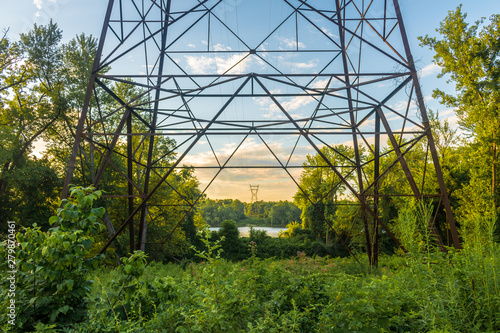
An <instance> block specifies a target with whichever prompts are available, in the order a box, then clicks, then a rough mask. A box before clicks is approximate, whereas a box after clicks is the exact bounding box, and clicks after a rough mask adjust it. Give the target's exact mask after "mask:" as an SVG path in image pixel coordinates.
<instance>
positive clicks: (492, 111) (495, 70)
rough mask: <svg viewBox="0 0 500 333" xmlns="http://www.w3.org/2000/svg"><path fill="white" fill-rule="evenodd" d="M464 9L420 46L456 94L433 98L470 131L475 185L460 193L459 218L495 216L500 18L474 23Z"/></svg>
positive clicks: (437, 92)
mask: <svg viewBox="0 0 500 333" xmlns="http://www.w3.org/2000/svg"><path fill="white" fill-rule="evenodd" d="M466 18H467V15H466V14H465V13H463V12H462V7H461V6H459V7H457V9H456V10H454V11H450V12H449V13H448V16H447V17H446V18H445V19H444V21H443V22H441V24H440V26H439V28H438V29H436V31H437V32H438V33H439V34H440V37H441V39H438V38H436V37H429V36H427V35H426V36H425V37H419V40H420V42H421V45H423V46H428V47H429V48H430V49H432V50H434V51H435V52H436V54H435V56H434V62H435V63H436V64H437V65H439V66H440V67H441V73H440V74H439V75H438V77H444V76H446V77H448V80H447V83H454V84H455V90H456V93H455V94H454V95H452V94H447V93H445V92H444V91H442V90H440V89H436V90H434V93H433V97H434V98H439V99H440V101H441V103H443V104H445V105H447V106H449V107H453V108H455V110H456V113H457V115H458V119H459V124H460V126H461V127H462V128H463V129H464V130H465V131H466V132H467V134H468V137H469V139H470V140H469V141H467V145H468V146H469V147H470V148H472V149H470V150H469V149H467V151H466V154H468V158H467V159H468V160H469V162H470V164H469V166H470V168H471V172H470V177H471V180H470V183H469V184H467V185H466V186H464V187H463V189H462V190H461V195H460V196H461V199H462V205H461V208H460V209H459V215H460V216H461V217H462V222H463V220H464V219H468V218H470V217H471V215H473V214H481V215H485V216H490V217H493V216H495V215H496V214H497V210H498V207H499V188H498V179H497V178H498V175H497V173H498V168H497V165H498V144H499V142H500V110H499V107H500V81H499V79H500V57H499V52H500V15H498V14H495V15H492V16H491V18H490V23H489V24H487V25H485V21H484V19H481V20H479V21H477V22H475V23H474V24H472V25H470V24H469V23H467V22H466Z"/></svg>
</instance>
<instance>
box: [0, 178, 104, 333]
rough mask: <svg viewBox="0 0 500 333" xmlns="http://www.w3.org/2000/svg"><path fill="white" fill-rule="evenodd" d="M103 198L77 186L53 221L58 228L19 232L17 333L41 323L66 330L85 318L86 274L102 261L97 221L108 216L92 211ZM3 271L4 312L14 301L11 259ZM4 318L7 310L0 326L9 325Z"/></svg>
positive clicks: (2, 265)
mask: <svg viewBox="0 0 500 333" xmlns="http://www.w3.org/2000/svg"><path fill="white" fill-rule="evenodd" d="M100 195H101V192H100V191H96V192H93V189H92V188H80V187H75V188H73V189H72V190H71V193H70V200H64V202H63V204H64V207H63V208H59V209H58V211H57V216H53V217H52V218H51V219H50V223H53V224H55V226H54V227H53V228H51V229H50V230H49V231H48V232H43V231H42V230H41V228H40V227H39V226H37V225H36V224H35V225H34V226H33V227H29V228H24V229H23V230H21V232H19V233H17V235H16V240H17V242H18V244H19V245H18V247H17V251H16V253H15V256H14V258H15V260H16V261H15V263H16V267H15V270H16V274H15V292H16V294H15V300H16V302H15V308H16V313H17V320H16V321H15V323H16V325H15V327H17V328H18V329H19V330H23V331H27V330H29V329H30V328H33V326H34V325H35V324H37V323H38V324H54V323H55V324H58V325H59V327H63V326H66V325H70V324H72V323H74V322H78V321H82V320H84V319H85V317H86V310H87V295H88V293H89V291H90V286H91V284H92V281H91V280H88V278H87V274H88V272H89V270H90V269H95V268H96V267H97V266H98V264H99V259H102V255H101V256H93V255H91V249H92V245H93V243H94V237H95V235H97V234H98V233H99V232H100V231H101V229H102V228H103V226H102V225H101V224H99V222H98V219H99V218H101V217H102V216H103V215H104V208H95V207H93V202H94V201H95V200H97V199H98V198H99V196H100ZM5 245H6V244H4V243H2V247H1V248H0V256H1V257H2V258H7V247H6V246H5ZM0 268H1V270H2V280H1V289H0V299H1V303H0V304H1V305H2V308H4V309H6V308H7V306H8V305H9V304H10V300H11V299H12V297H7V292H8V291H9V284H10V282H11V281H9V280H8V279H7V278H6V277H7V275H6V274H7V271H11V270H12V269H11V268H10V269H9V267H8V262H7V260H3V261H2V262H1V263H0ZM6 315H7V312H6V311H2V312H1V313H0V319H1V320H2V323H6V322H7V318H6ZM7 327H11V328H12V327H14V326H11V325H8V326H7Z"/></svg>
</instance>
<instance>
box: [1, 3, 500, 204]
mask: <svg viewBox="0 0 500 333" xmlns="http://www.w3.org/2000/svg"><path fill="white" fill-rule="evenodd" d="M238 1H241V0H238ZM257 1H263V0H257ZM273 1H277V0H273ZM107 3H108V1H107V0H85V1H83V0H17V1H6V0H0V9H1V11H0V22H1V23H0V28H1V29H9V32H8V35H9V37H10V39H12V40H17V39H18V36H19V34H20V33H25V32H27V31H28V30H29V29H30V28H31V27H32V26H33V24H34V23H37V24H46V23H48V21H49V20H50V19H53V21H55V22H56V23H57V24H58V26H59V27H60V28H61V29H62V30H63V41H64V42H66V41H68V40H70V39H71V38H73V37H74V36H75V35H77V34H81V33H85V34H87V35H90V34H91V35H93V36H95V37H99V35H100V32H101V29H102V23H103V19H104V14H105V10H106V7H107ZM399 3H400V6H401V11H402V15H403V20H404V23H405V27H406V30H407V34H408V40H409V43H410V47H411V50H412V53H413V57H414V59H415V61H416V66H417V68H418V69H419V70H420V77H421V80H420V84H421V87H422V91H423V94H424V97H425V100H426V103H427V107H428V108H430V109H433V110H438V111H439V112H440V116H441V118H448V119H449V121H450V123H452V124H456V117H455V115H454V113H453V110H449V109H447V108H446V107H445V106H442V105H440V104H439V103H438V102H437V101H434V100H433V99H432V98H431V94H432V90H433V89H434V88H436V87H438V86H439V87H440V88H441V89H444V90H448V91H452V88H453V87H446V85H447V84H446V82H445V79H437V78H436V75H437V73H438V72H439V68H438V67H437V66H435V65H433V64H432V57H433V53H432V51H430V50H428V49H426V48H422V47H420V46H419V45H418V40H417V37H418V36H423V35H426V34H428V35H431V36H436V34H437V33H436V32H435V29H436V28H437V27H438V26H439V22H440V21H442V20H443V19H444V17H445V16H446V15H447V12H448V11H449V10H453V9H455V8H456V7H457V6H458V5H459V4H460V3H462V4H463V11H464V12H466V13H468V19H469V21H470V22H473V21H476V20H478V19H480V18H481V17H489V16H490V15H491V14H494V13H500V1H498V0H474V1H471V0H465V1H455V0H438V1H436V0H433V1H431V0H400V1H399ZM250 149H251V147H250ZM247 177H248V175H247ZM229 178H230V177H229ZM236 183H238V184H236ZM250 183H260V190H259V199H261V200H278V199H291V196H292V195H293V194H294V193H291V192H293V191H292V187H290V189H289V190H288V191H285V193H286V194H285V195H283V193H284V192H283V190H278V187H279V182H275V183H273V182H267V183H266V180H262V181H259V180H258V179H255V178H254V179H252V178H251V177H248V183H245V184H246V185H245V184H243V185H242V183H241V182H231V179H226V182H220V183H218V184H217V183H216V184H214V185H213V186H212V187H211V189H210V190H209V191H208V192H207V193H208V195H209V196H210V197H212V198H216V199H219V198H224V197H233V198H238V199H240V200H243V201H249V200H250V191H249V188H248V184H250ZM229 193H230V194H229Z"/></svg>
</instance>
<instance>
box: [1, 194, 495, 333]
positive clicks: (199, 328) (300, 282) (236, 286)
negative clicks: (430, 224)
mask: <svg viewBox="0 0 500 333" xmlns="http://www.w3.org/2000/svg"><path fill="white" fill-rule="evenodd" d="M100 195H101V192H100V191H96V192H93V189H92V188H80V187H75V188H73V189H72V190H71V196H72V198H74V200H73V199H72V200H70V201H67V202H66V203H65V205H64V208H62V209H59V210H58V212H57V216H54V217H52V218H51V219H50V223H56V225H57V227H54V228H51V229H50V231H49V232H44V231H42V230H41V228H40V227H38V226H36V225H34V226H33V227H32V228H23V229H22V230H21V231H20V232H19V233H17V234H16V242H15V243H16V245H15V249H14V248H12V246H11V245H12V244H11V243H14V242H10V243H8V244H9V245H7V242H2V243H0V257H3V258H7V257H8V254H10V253H14V254H15V258H16V263H17V264H16V266H15V269H16V272H15V281H12V280H10V278H11V277H12V275H9V274H11V273H8V272H9V271H10V270H11V268H9V265H8V262H9V261H8V260H4V261H3V262H0V274H1V275H0V279H1V280H0V309H2V310H1V312H0V328H2V330H3V331H14V332H32V331H36V332H498V331H500V281H499V280H500V273H499V272H500V244H499V243H496V242H494V235H493V228H492V227H491V226H493V225H494V224H493V223H490V228H487V230H489V233H481V232H478V231H477V230H476V229H477V228H476V229H474V230H476V231H475V232H471V233H470V235H472V236H474V237H472V236H471V237H468V238H465V239H466V240H467V241H466V242H464V249H462V250H460V251H456V250H452V249H450V250H449V252H448V253H447V254H444V253H443V252H440V251H438V250H437V249H436V247H435V245H433V242H431V236H430V234H429V233H428V232H424V233H422V232H420V231H419V230H420V229H422V228H420V227H422V225H423V226H424V227H425V226H427V224H426V223H423V224H422V223H419V221H420V220H422V221H428V219H421V218H417V217H419V216H420V215H421V214H420V215H419V214H417V213H418V212H419V211H418V210H417V211H416V213H414V214H410V212H411V211H410V210H403V211H401V212H400V215H399V217H400V218H401V221H400V225H401V228H400V229H401V231H400V238H401V240H402V241H403V242H404V243H403V244H404V245H405V248H406V249H407V252H406V253H403V252H402V251H401V250H399V253H398V254H395V255H393V256H385V257H384V256H382V258H381V260H380V262H379V266H378V268H370V266H369V264H368V262H367V260H365V255H363V254H362V253H358V254H357V258H358V259H355V258H354V257H352V256H351V257H349V258H329V257H322V258H321V257H317V258H310V257H307V256H306V255H305V253H304V252H297V255H296V256H295V257H294V258H292V259H282V260H278V259H276V258H267V259H261V258H259V257H258V255H257V254H258V253H259V252H260V251H262V250H265V249H260V248H259V247H265V246H266V242H265V241H263V242H259V241H258V240H257V241H250V242H249V243H248V249H245V250H246V251H247V253H248V254H249V257H248V259H245V260H242V261H235V262H231V261H227V260H226V259H224V258H222V257H221V253H220V251H221V250H223V243H224V241H225V240H226V239H225V238H224V236H221V237H220V238H219V239H217V240H213V239H211V233H209V232H208V229H207V228H205V229H204V231H202V232H200V234H199V241H200V244H199V246H198V247H197V248H195V247H193V250H194V251H195V253H196V258H197V259H198V261H196V262H192V261H187V260H185V261H183V262H181V263H180V264H162V263H157V262H154V261H153V262H151V263H150V264H149V265H147V263H148V261H147V257H146V254H144V253H143V252H140V251H137V252H135V253H134V254H132V255H130V256H128V257H122V259H121V261H122V264H121V265H119V266H118V267H116V268H112V267H109V266H106V265H107V264H106V261H104V260H102V259H103V256H102V255H96V252H95V247H94V246H93V245H95V244H94V237H95V236H96V235H98V234H99V233H100V232H101V231H102V229H103V226H102V225H101V224H100V223H99V222H98V221H99V218H101V217H102V216H103V214H104V209H103V208H92V207H93V202H94V201H95V200H97V199H98V198H99V196H100ZM399 217H398V218H399ZM478 221H479V220H478ZM478 223H479V222H478ZM478 223H476V224H474V225H473V226H476V227H479V226H480V225H479V224H478ZM419 226H420V227H419ZM481 226H482V224H481ZM417 227H418V228H417ZM419 228H420V229H419ZM424 229H425V228H424ZM425 230H427V229H425ZM425 230H424V231H425ZM471 230H472V229H471ZM464 235H467V233H464ZM263 239H264V240H265V238H263ZM259 243H260V244H259ZM226 245H227V244H226ZM228 248H232V247H228ZM357 260H360V262H358V261H357ZM13 286H14V289H13ZM12 293H14V294H15V295H14V296H12ZM12 300H15V302H14V303H15V307H14V310H13V311H11V310H9V308H8V307H9V306H12V303H13V301H12ZM9 315H11V316H10V317H9ZM12 316H14V317H15V318H12ZM10 322H12V323H13V324H11V323H10Z"/></svg>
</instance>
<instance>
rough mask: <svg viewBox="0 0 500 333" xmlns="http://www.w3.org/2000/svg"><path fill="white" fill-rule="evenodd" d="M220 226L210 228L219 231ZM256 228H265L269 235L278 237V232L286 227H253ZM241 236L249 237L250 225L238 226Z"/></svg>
mask: <svg viewBox="0 0 500 333" xmlns="http://www.w3.org/2000/svg"><path fill="white" fill-rule="evenodd" d="M219 229H220V227H211V228H210V230H215V231H218V230H219ZM253 229H254V230H265V231H266V233H267V235H268V236H271V237H278V232H279V231H283V230H286V228H285V227H253ZM238 231H239V232H240V237H248V236H249V234H250V227H238Z"/></svg>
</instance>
